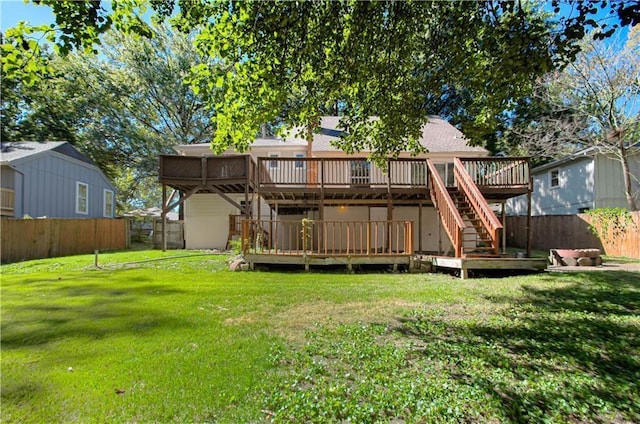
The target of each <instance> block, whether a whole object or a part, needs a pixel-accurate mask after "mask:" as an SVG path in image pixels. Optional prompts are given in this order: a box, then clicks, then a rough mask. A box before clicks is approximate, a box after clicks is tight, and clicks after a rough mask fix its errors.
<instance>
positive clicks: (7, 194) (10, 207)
mask: <svg viewBox="0 0 640 424" xmlns="http://www.w3.org/2000/svg"><path fill="white" fill-rule="evenodd" d="M0 206H1V209H0V216H13V213H14V208H15V192H14V191H13V190H12V189H9V188H1V189H0Z"/></svg>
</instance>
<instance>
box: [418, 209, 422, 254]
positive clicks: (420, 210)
mask: <svg viewBox="0 0 640 424" xmlns="http://www.w3.org/2000/svg"><path fill="white" fill-rule="evenodd" d="M418 251H420V252H422V202H420V203H418Z"/></svg>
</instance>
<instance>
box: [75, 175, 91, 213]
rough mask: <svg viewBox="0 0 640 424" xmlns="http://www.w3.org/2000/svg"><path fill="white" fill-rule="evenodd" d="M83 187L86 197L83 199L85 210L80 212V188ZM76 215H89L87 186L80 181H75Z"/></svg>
mask: <svg viewBox="0 0 640 424" xmlns="http://www.w3.org/2000/svg"><path fill="white" fill-rule="evenodd" d="M81 186H85V187H86V188H87V190H86V192H87V197H86V199H85V208H86V210H84V211H82V210H80V208H79V206H80V187H81ZM75 209H76V213H77V214H80V215H89V184H87V183H83V182H81V181H76V208H75Z"/></svg>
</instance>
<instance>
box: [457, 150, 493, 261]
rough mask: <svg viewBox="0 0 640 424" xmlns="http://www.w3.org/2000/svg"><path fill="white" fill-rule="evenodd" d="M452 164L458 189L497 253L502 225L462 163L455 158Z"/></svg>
mask: <svg viewBox="0 0 640 424" xmlns="http://www.w3.org/2000/svg"><path fill="white" fill-rule="evenodd" d="M453 163H454V168H453V172H454V174H455V178H456V184H457V185H458V189H459V190H460V191H462V192H463V193H464V194H465V196H466V197H467V199H469V203H471V206H472V207H473V210H474V212H475V214H476V216H477V217H479V218H480V220H481V221H482V224H483V225H484V227H485V229H486V230H487V232H488V234H489V236H490V237H491V247H493V248H494V249H495V252H496V253H497V251H498V249H499V247H500V232H501V231H502V224H501V223H500V220H499V219H498V217H497V216H496V214H495V213H494V212H493V210H492V209H491V208H490V207H489V204H488V203H487V200H486V199H485V198H484V196H483V195H482V193H480V190H479V189H478V187H477V186H476V184H475V183H474V181H473V179H472V177H471V176H470V175H469V174H468V173H467V171H466V168H465V166H464V165H463V163H462V161H461V160H460V159H458V158H455V159H454V160H453Z"/></svg>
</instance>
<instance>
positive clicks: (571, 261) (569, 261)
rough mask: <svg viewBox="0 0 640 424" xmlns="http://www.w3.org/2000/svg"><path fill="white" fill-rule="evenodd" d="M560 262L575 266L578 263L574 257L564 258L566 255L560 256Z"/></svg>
mask: <svg viewBox="0 0 640 424" xmlns="http://www.w3.org/2000/svg"><path fill="white" fill-rule="evenodd" d="M562 262H563V263H564V265H566V266H577V265H578V260H577V259H576V258H566V257H564V256H563V257H562Z"/></svg>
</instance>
